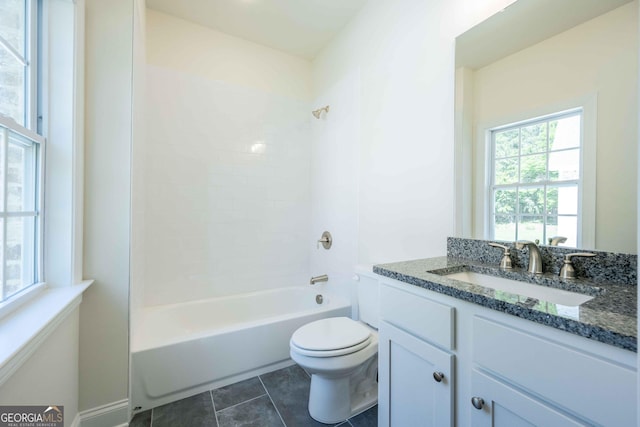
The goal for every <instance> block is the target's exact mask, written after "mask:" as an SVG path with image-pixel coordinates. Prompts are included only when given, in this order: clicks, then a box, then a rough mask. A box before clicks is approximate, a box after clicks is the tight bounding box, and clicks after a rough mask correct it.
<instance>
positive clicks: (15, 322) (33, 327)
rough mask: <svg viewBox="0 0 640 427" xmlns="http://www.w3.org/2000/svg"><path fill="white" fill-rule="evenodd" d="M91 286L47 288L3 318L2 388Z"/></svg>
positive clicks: (87, 282) (0, 346)
mask: <svg viewBox="0 0 640 427" xmlns="http://www.w3.org/2000/svg"><path fill="white" fill-rule="evenodd" d="M92 283H93V280H85V281H83V282H81V283H80V284H78V285H73V286H61V287H46V288H45V289H44V290H42V291H40V292H38V293H37V295H34V296H33V297H31V298H30V299H29V301H26V302H24V303H23V304H21V305H20V307H18V308H16V309H15V310H14V311H12V312H11V313H9V314H7V315H6V316H5V317H3V318H2V319H0V386H1V385H2V384H4V383H5V381H6V380H7V379H9V377H11V375H13V374H14V373H15V372H16V371H17V370H18V369H19V368H20V366H22V364H23V363H24V362H25V361H26V360H27V359H28V358H29V357H30V356H31V355H32V354H33V353H34V352H35V351H36V349H37V348H38V347H39V346H40V344H41V343H42V342H44V340H45V339H46V338H47V337H48V336H49V335H50V334H51V333H52V332H53V331H54V330H55V329H56V328H57V327H58V325H60V324H61V323H62V322H63V321H64V320H65V319H66V318H67V316H68V315H69V314H70V313H71V312H72V311H73V310H74V309H75V308H76V307H78V306H79V305H80V302H81V301H82V293H83V292H84V291H85V290H86V289H87V288H88V287H89V286H91V284H92Z"/></svg>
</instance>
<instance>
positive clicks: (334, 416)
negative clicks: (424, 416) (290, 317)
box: [290, 317, 378, 424]
mask: <svg viewBox="0 0 640 427" xmlns="http://www.w3.org/2000/svg"><path fill="white" fill-rule="evenodd" d="M290 355H291V359H293V360H294V361H295V362H296V363H297V364H298V365H300V366H301V367H302V368H303V369H304V370H306V371H307V372H308V373H309V374H311V388H310V392H309V406H308V407H309V414H310V415H311V417H312V418H314V419H315V420H316V421H319V422H321V423H327V424H329V423H338V422H340V421H344V420H346V419H347V418H350V417H352V416H354V415H356V414H358V413H360V412H363V411H365V410H367V409H369V408H370V407H372V406H373V405H375V404H376V403H377V401H378V381H377V374H378V333H377V331H376V330H375V329H373V328H371V327H369V326H368V325H366V324H365V323H362V322H359V321H355V320H352V319H349V318H347V317H331V318H327V319H322V320H317V321H315V322H311V323H308V324H306V325H304V326H302V327H300V328H299V329H298V330H296V331H295V332H294V333H293V335H292V337H291V341H290Z"/></svg>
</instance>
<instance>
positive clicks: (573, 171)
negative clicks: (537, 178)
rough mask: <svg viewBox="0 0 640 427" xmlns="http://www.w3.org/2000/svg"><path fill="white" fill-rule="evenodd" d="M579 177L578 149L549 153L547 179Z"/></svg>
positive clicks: (560, 179)
mask: <svg viewBox="0 0 640 427" xmlns="http://www.w3.org/2000/svg"><path fill="white" fill-rule="evenodd" d="M579 178H580V150H579V149H575V150H567V151H557V152H552V153H549V180H550V181H563V180H572V179H579Z"/></svg>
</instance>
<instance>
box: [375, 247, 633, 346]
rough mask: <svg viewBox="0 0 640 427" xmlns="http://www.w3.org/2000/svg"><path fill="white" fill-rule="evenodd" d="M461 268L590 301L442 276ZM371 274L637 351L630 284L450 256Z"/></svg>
mask: <svg viewBox="0 0 640 427" xmlns="http://www.w3.org/2000/svg"><path fill="white" fill-rule="evenodd" d="M465 270H466V271H474V272H476V273H483V274H489V275H492V276H498V277H505V278H510V279H516V280H520V281H526V282H530V283H536V284H539V285H542V286H552V287H557V288H560V289H566V290H571V291H574V292H579V293H585V294H588V295H592V296H594V298H593V299H591V300H589V301H587V302H585V303H583V304H581V305H579V306H578V307H566V306H561V305H558V304H554V303H550V302H546V301H542V300H537V299H533V298H529V297H526V296H521V295H516V294H512V293H508V292H504V291H496V290H494V289H492V288H487V287H484V286H480V285H474V284H470V283H466V282H461V281H458V280H454V279H450V278H447V277H446V276H443V274H447V273H455V272H458V271H465ZM373 272H374V273H377V274H379V275H382V276H386V277H389V278H392V279H396V280H399V281H401V282H406V283H409V284H411V285H415V286H419V287H422V288H425V289H428V290H431V291H434V292H438V293H441V294H445V295H449V296H452V297H454V298H458V299H461V300H464V301H469V302H472V303H475V304H479V305H482V306H485V307H488V308H490V309H493V310H498V311H502V312H504V313H507V314H511V315H513V316H518V317H521V318H523V319H527V320H531V321H533V322H536V323H540V324H543V325H547V326H551V327H553V328H557V329H560V330H563V331H567V332H570V333H572V334H576V335H580V336H583V337H586V338H589V339H593V340H596V341H600V342H603V343H606V344H611V345H614V346H616V347H620V348H623V349H626V350H631V351H634V352H637V346H638V344H637V333H638V330H637V286H636V285H635V283H634V284H620V283H614V282H607V281H601V280H597V281H594V280H588V279H571V280H562V279H560V278H559V277H558V276H557V275H555V274H552V273H545V274H542V275H534V274H531V273H528V272H527V271H526V270H524V269H523V268H514V269H513V270H501V269H499V268H497V267H492V266H488V265H487V264H485V263H481V262H478V261H474V260H469V259H464V258H455V257H437V258H427V259H419V260H414V261H405V262H396V263H391V264H381V265H375V266H374V267H373ZM437 273H439V274H437Z"/></svg>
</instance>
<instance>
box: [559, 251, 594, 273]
mask: <svg viewBox="0 0 640 427" xmlns="http://www.w3.org/2000/svg"><path fill="white" fill-rule="evenodd" d="M574 256H582V257H594V256H596V254H592V253H589V252H574V253H572V254H566V255H565V256H564V261H563V265H562V268H561V269H560V278H562V279H575V277H576V270H575V269H574V268H573V264H572V263H571V258H573V257H574Z"/></svg>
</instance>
